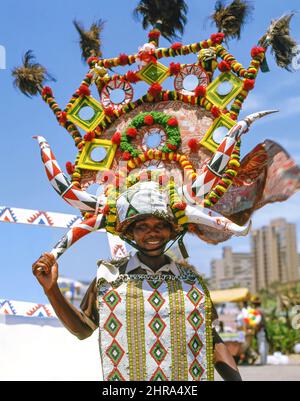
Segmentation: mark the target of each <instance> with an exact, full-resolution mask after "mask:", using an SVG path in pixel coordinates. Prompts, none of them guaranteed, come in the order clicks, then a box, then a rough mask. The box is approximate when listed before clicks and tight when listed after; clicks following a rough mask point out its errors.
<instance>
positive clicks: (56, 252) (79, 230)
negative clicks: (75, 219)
mask: <svg viewBox="0 0 300 401" xmlns="http://www.w3.org/2000/svg"><path fill="white" fill-rule="evenodd" d="M102 218H103V214H98V215H95V216H93V217H91V218H89V219H87V220H85V221H82V222H81V223H80V224H78V225H77V226H76V227H73V228H71V229H70V230H69V231H68V232H67V234H65V235H64V236H63V237H62V238H61V239H60V241H59V242H58V243H57V244H56V245H55V246H54V248H53V249H52V251H51V253H52V255H53V256H54V257H55V259H56V260H57V259H58V258H59V257H60V256H61V255H63V254H64V253H65V252H66V250H67V249H69V248H70V247H71V246H72V245H73V244H75V242H77V241H78V240H80V239H81V238H83V237H85V236H86V235H87V234H90V233H92V232H94V231H97V230H99V229H100V228H101V223H102Z"/></svg>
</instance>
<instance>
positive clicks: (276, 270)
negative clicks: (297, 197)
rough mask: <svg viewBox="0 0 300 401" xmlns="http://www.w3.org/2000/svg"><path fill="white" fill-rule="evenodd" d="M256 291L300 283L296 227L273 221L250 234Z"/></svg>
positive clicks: (278, 220)
mask: <svg viewBox="0 0 300 401" xmlns="http://www.w3.org/2000/svg"><path fill="white" fill-rule="evenodd" d="M251 253H252V255H253V291H254V292H257V291H259V290H260V289H267V288H269V287H270V285H271V284H272V283H281V284H284V283H288V282H293V281H297V280H299V256H298V252H297V235H296V226H295V224H291V223H288V222H287V221H286V220H285V219H276V220H272V221H271V223H270V224H269V225H268V226H264V227H262V228H260V229H258V230H253V231H252V232H251Z"/></svg>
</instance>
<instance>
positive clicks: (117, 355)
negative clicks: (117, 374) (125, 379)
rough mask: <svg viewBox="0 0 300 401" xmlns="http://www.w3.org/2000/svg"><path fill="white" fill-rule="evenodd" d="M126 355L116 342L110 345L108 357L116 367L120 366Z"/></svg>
mask: <svg viewBox="0 0 300 401" xmlns="http://www.w3.org/2000/svg"><path fill="white" fill-rule="evenodd" d="M124 353H125V352H124V351H123V349H122V347H121V346H120V344H119V343H118V341H116V340H114V341H113V342H112V343H111V344H110V346H109V348H108V349H107V351H106V355H107V356H109V358H110V359H111V361H112V363H113V364H114V365H118V364H119V363H120V361H121V359H122V358H123V355H124Z"/></svg>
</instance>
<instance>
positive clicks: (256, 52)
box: [251, 47, 266, 58]
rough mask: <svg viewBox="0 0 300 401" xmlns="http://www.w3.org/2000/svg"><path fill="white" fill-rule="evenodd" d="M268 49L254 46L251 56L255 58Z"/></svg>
mask: <svg viewBox="0 0 300 401" xmlns="http://www.w3.org/2000/svg"><path fill="white" fill-rule="evenodd" d="M265 52H266V49H265V48H264V47H253V48H252V50H251V57H252V58H254V57H256V56H258V55H259V54H261V53H265Z"/></svg>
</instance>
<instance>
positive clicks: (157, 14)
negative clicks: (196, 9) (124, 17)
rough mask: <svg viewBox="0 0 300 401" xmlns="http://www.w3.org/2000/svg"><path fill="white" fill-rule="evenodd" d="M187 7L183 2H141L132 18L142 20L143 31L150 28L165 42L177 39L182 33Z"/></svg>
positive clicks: (178, 0)
mask: <svg viewBox="0 0 300 401" xmlns="http://www.w3.org/2000/svg"><path fill="white" fill-rule="evenodd" d="M187 11H188V6H187V4H186V2H185V1H184V0H168V1H166V0H141V1H139V4H138V5H137V7H136V8H135V10H134V16H135V17H136V18H137V19H140V18H141V19H142V25H143V28H144V29H147V28H148V27H149V26H152V27H154V28H156V29H158V30H159V31H160V32H161V34H162V36H163V37H164V38H166V39H167V40H169V41H171V40H172V39H176V38H178V33H179V34H180V35H182V34H183V32H184V27H185V24H186V22H187V18H186V14H187Z"/></svg>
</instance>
